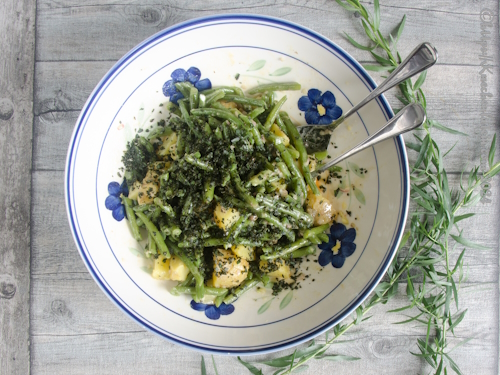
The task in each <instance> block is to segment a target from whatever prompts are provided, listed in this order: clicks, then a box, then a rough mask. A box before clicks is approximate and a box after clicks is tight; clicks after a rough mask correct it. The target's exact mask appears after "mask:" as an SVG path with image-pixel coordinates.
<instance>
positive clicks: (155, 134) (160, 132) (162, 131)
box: [148, 126, 172, 139]
mask: <svg viewBox="0 0 500 375" xmlns="http://www.w3.org/2000/svg"><path fill="white" fill-rule="evenodd" d="M171 133H172V129H171V128H169V127H168V126H166V127H164V128H162V127H159V128H156V129H155V130H153V131H151V132H150V133H149V134H148V139H155V138H160V137H163V136H166V135H169V134H171Z"/></svg>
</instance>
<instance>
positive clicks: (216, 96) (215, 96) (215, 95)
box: [205, 90, 226, 107]
mask: <svg viewBox="0 0 500 375" xmlns="http://www.w3.org/2000/svg"><path fill="white" fill-rule="evenodd" d="M224 96H226V94H225V92H224V91H223V90H216V91H214V92H212V93H211V94H209V95H207V96H206V100H205V107H208V106H210V104H212V103H215V102H217V101H219V100H221V99H222V98H224Z"/></svg>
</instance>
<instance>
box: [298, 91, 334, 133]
mask: <svg viewBox="0 0 500 375" xmlns="http://www.w3.org/2000/svg"><path fill="white" fill-rule="evenodd" d="M298 106H299V109H300V110H301V111H305V113H306V115H305V117H306V122H307V123H308V124H314V125H328V124H330V123H331V122H332V121H334V120H336V119H338V118H339V117H340V116H342V108H340V107H339V106H338V105H337V103H336V102H335V95H333V94H332V93H331V92H330V91H326V92H325V93H324V94H323V95H321V91H319V90H318V89H310V90H309V91H308V92H307V96H303V97H301V98H300V99H299V102H298Z"/></svg>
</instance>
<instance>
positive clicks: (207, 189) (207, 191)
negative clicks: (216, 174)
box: [203, 180, 215, 203]
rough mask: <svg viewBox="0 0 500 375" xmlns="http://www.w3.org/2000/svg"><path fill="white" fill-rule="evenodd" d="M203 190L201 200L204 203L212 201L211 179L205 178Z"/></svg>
mask: <svg viewBox="0 0 500 375" xmlns="http://www.w3.org/2000/svg"><path fill="white" fill-rule="evenodd" d="M203 190H204V193H203V201H204V202H205V203H210V202H212V199H214V191H215V182H213V181H211V180H206V181H205V186H204V189H203Z"/></svg>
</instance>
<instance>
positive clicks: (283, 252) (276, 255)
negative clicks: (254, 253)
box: [260, 238, 311, 260]
mask: <svg viewBox="0 0 500 375" xmlns="http://www.w3.org/2000/svg"><path fill="white" fill-rule="evenodd" d="M310 244H311V242H310V241H309V240H308V239H306V238H301V239H299V240H297V241H295V242H294V243H292V244H290V245H288V246H286V247H284V248H281V249H279V250H277V251H274V252H272V253H270V254H263V255H261V256H260V259H261V260H270V259H276V258H283V257H285V255H288V254H290V253H292V252H294V251H295V250H298V249H301V248H303V247H304V246H308V245H310Z"/></svg>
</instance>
